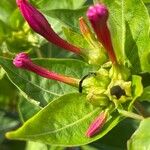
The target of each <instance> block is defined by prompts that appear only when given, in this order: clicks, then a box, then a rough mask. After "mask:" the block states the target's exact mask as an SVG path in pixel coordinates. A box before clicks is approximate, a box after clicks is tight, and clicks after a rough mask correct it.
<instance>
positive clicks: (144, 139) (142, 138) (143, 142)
mask: <svg viewBox="0 0 150 150" xmlns="http://www.w3.org/2000/svg"><path fill="white" fill-rule="evenodd" d="M149 127H150V118H147V119H144V120H143V121H141V123H140V126H139V128H138V129H137V130H136V131H135V133H134V134H133V135H132V137H131V138H130V140H129V141H128V150H148V149H150V132H149Z"/></svg>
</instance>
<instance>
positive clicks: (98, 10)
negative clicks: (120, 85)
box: [87, 4, 116, 63]
mask: <svg viewBox="0 0 150 150" xmlns="http://www.w3.org/2000/svg"><path fill="white" fill-rule="evenodd" d="M108 16H109V12H108V9H107V7H106V6H105V5H103V4H96V5H95V6H91V7H89V9H88V11H87V17H88V19H89V21H90V22H91V25H92V27H93V29H94V31H95V33H96V35H97V38H98V40H99V41H100V42H101V43H102V45H103V46H104V48H105V49H106V51H107V53H108V55H109V58H110V60H111V61H112V62H113V63H114V62H116V56H115V53H114V49H113V46H112V41H111V36H110V31H109V29H108V26H107V20H108Z"/></svg>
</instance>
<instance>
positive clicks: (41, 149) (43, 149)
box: [25, 141, 49, 150]
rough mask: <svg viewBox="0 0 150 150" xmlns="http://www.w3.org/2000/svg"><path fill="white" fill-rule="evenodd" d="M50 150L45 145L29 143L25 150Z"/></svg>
mask: <svg viewBox="0 0 150 150" xmlns="http://www.w3.org/2000/svg"><path fill="white" fill-rule="evenodd" d="M34 149H35V150H49V148H48V146H47V145H45V144H43V143H38V142H32V141H29V142H28V143H27V146H26V149H25V150H34Z"/></svg>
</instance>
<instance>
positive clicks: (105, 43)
mask: <svg viewBox="0 0 150 150" xmlns="http://www.w3.org/2000/svg"><path fill="white" fill-rule="evenodd" d="M17 5H18V8H19V9H20V12H21V13H22V15H23V17H24V18H25V20H26V21H27V22H28V24H29V26H30V27H31V28H32V29H33V30H34V31H35V32H37V33H38V34H40V35H41V36H43V37H44V38H45V39H47V40H48V41H49V42H51V43H53V44H55V45H57V46H59V47H61V48H64V49H66V50H68V51H71V52H74V53H75V54H77V55H80V56H81V57H83V59H84V60H85V61H86V62H87V63H89V64H90V65H91V66H93V68H95V70H94V71H92V72H89V74H87V75H85V76H84V77H83V78H82V79H77V78H74V77H69V76H65V75H62V74H58V73H55V72H53V71H50V70H47V69H46V68H43V67H41V66H39V65H37V64H35V63H34V62H33V61H32V60H31V59H30V58H29V56H28V54H27V53H25V52H21V53H19V54H17V56H16V57H15V58H14V60H13V64H14V65H15V66H16V67H17V68H21V69H25V70H28V71H31V72H34V73H36V74H37V75H39V76H42V77H45V78H48V79H52V80H57V81H60V82H63V83H66V84H69V85H71V86H74V87H76V88H78V89H79V97H82V96H85V97H86V104H87V105H88V104H89V105H90V107H92V109H95V110H97V109H98V111H97V112H96V116H95V117H91V121H90V122H88V126H87V125H86V124H87V123H85V125H84V124H83V126H86V127H85V131H84V134H81V136H83V137H84V140H83V141H81V144H85V143H89V142H91V141H94V140H96V139H98V138H100V137H102V136H103V135H104V134H106V133H107V132H108V131H109V130H108V131H106V133H103V130H106V129H107V127H108V126H109V123H110V122H113V120H115V119H113V120H112V118H115V117H116V116H118V118H117V119H116V120H117V122H119V121H121V120H122V119H123V118H125V117H131V118H134V119H139V120H142V119H143V116H140V115H138V114H135V113H133V112H132V110H133V108H134V107H135V106H134V103H135V100H136V99H137V98H138V97H139V96H140V95H141V94H142V90H143V86H142V82H141V77H140V76H138V75H132V73H131V70H130V67H128V66H127V65H126V64H123V63H122V62H121V61H120V60H119V59H118V58H117V56H116V54H115V50H114V48H113V43H112V37H111V32H110V29H109V26H108V18H109V11H108V8H107V6H106V5H105V4H103V3H97V4H95V5H94V6H90V7H89V8H88V10H87V18H88V20H89V22H90V23H91V26H92V28H93V31H94V32H95V34H94V33H93V32H92V31H91V29H90V27H89V26H88V24H87V23H86V21H85V19H84V18H83V17H81V18H79V26H80V31H81V33H82V35H83V37H84V39H85V40H86V41H87V43H88V44H89V45H90V48H91V49H84V48H81V47H77V46H74V45H72V44H71V43H69V42H67V41H65V40H64V39H62V38H61V37H60V36H58V35H57V34H56V33H55V31H54V30H53V29H52V27H51V25H50V24H49V23H48V21H47V20H46V18H45V17H44V16H43V15H42V13H40V12H39V11H38V10H37V9H36V8H35V7H33V6H32V5H31V4H30V3H29V2H28V1H27V0H17ZM137 86H138V89H141V90H140V91H138V90H137ZM136 91H138V93H136ZM77 99H78V97H77ZM49 105H53V102H52V103H50V104H49ZM49 105H48V106H46V108H44V109H46V110H44V109H43V112H39V113H38V114H37V115H35V118H38V115H39V116H40V115H41V114H42V113H44V111H47V109H50V108H49ZM55 106H56V108H55V109H56V110H57V105H55ZM64 117H65V116H64ZM35 118H34V117H33V118H31V119H29V121H27V122H26V123H25V124H24V125H23V126H22V127H21V128H19V129H18V130H16V131H12V132H8V133H7V134H6V136H7V137H8V138H10V139H21V140H33V141H40V142H45V143H48V144H53V143H54V144H55V145H62V143H61V140H60V144H58V143H57V142H56V143H55V137H54V139H50V140H51V142H49V139H48V140H47V138H48V137H43V138H42V136H43V135H45V134H42V133H37V134H36V135H37V136H32V133H31V134H30V133H27V132H28V129H30V128H31V130H32V127H31V126H32V121H34V119H35ZM54 120H55V119H54ZM53 124H54V125H55V122H53ZM39 126H41V125H40V122H39ZM112 127H113V125H112ZM112 127H110V128H112ZM45 131H46V129H45V128H44V126H43V132H45ZM31 132H33V133H34V130H32V131H31ZM76 132H78V131H76ZM79 132H80V128H79ZM101 133H102V135H101ZM64 134H65V133H64ZM38 136H41V137H39V138H38ZM60 136H61V135H60ZM72 136H76V135H75V134H74V135H72ZM77 138H78V137H77ZM66 139H67V137H66ZM66 145H78V144H76V143H73V144H72V143H71V144H70V143H67V144H66ZM79 145H80V144H79Z"/></svg>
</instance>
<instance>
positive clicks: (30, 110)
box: [18, 97, 41, 122]
mask: <svg viewBox="0 0 150 150" xmlns="http://www.w3.org/2000/svg"><path fill="white" fill-rule="evenodd" d="M30 101H31V100H30ZM30 101H29V100H26V99H25V98H24V97H21V98H20V100H19V104H18V110H19V116H20V118H21V120H22V121H23V122H25V121H27V120H28V119H29V118H31V117H32V116H34V115H35V114H36V113H38V112H39V111H40V110H41V107H40V106H39V105H36V104H34V103H31V102H30Z"/></svg>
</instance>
